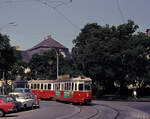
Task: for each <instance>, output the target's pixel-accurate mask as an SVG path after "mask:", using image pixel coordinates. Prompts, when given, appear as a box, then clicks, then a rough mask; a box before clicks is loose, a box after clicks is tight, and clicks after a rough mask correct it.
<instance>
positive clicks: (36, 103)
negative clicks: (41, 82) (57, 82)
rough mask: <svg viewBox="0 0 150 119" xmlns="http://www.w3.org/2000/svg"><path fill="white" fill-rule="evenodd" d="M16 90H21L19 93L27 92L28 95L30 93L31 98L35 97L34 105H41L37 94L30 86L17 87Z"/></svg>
mask: <svg viewBox="0 0 150 119" xmlns="http://www.w3.org/2000/svg"><path fill="white" fill-rule="evenodd" d="M14 92H19V93H25V94H26V95H28V96H29V97H30V98H31V99H34V105H33V106H34V107H38V108H39V107H40V103H39V99H38V98H37V96H36V95H35V94H33V93H32V92H31V90H30V89H28V88H15V89H14Z"/></svg>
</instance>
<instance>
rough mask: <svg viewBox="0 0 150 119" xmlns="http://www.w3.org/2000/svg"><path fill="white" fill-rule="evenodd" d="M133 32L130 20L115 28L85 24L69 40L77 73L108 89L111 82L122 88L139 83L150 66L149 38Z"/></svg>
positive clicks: (135, 26) (112, 84)
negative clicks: (70, 40) (71, 43)
mask: <svg viewBox="0 0 150 119" xmlns="http://www.w3.org/2000/svg"><path fill="white" fill-rule="evenodd" d="M137 29H138V26H137V25H136V24H135V23H134V22H133V21H131V20H129V21H128V22H127V23H125V24H121V25H119V26H109V25H105V26H101V25H98V24H97V23H91V24H87V25H85V27H84V28H83V29H82V30H81V32H80V33H79V35H78V36H77V37H76V39H74V40H73V44H74V47H73V49H72V54H73V58H74V59H75V61H76V65H77V68H78V70H79V71H80V72H82V73H83V74H84V75H86V76H90V77H91V78H92V79H93V81H94V82H98V83H99V84H103V85H105V88H108V89H110V88H113V86H114V82H117V83H118V85H119V86H120V88H121V89H123V88H125V87H126V86H127V84H135V82H136V81H137V80H139V81H140V80H142V81H143V79H145V78H144V77H145V76H146V75H148V71H149V70H148V68H149V65H150V62H149V59H148V58H147V56H148V55H149V48H150V38H149V37H148V36H147V35H146V34H145V33H137V32H136V31H137ZM108 84H110V85H108ZM111 86H112V87H111Z"/></svg>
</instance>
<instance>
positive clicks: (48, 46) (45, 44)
mask: <svg viewBox="0 0 150 119" xmlns="http://www.w3.org/2000/svg"><path fill="white" fill-rule="evenodd" d="M52 49H55V50H58V51H59V52H60V53H61V54H62V55H63V56H64V57H70V56H71V55H70V53H69V50H68V48H66V47H65V46H63V45H62V44H60V43H59V42H57V41H55V40H54V39H52V38H51V36H50V35H49V36H47V37H46V38H45V39H44V40H43V41H42V42H40V43H39V44H37V45H35V46H33V47H32V48H30V49H28V50H25V51H21V56H22V58H23V61H25V62H29V61H30V59H31V58H32V56H33V55H34V54H42V53H44V52H48V51H49V50H52Z"/></svg>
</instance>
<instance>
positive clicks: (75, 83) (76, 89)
mask: <svg viewBox="0 0 150 119" xmlns="http://www.w3.org/2000/svg"><path fill="white" fill-rule="evenodd" d="M74 89H75V91H77V83H75V88H74Z"/></svg>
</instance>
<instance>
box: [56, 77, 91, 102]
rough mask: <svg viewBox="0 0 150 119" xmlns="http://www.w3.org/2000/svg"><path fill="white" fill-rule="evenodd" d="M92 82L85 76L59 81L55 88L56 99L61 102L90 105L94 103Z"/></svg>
mask: <svg viewBox="0 0 150 119" xmlns="http://www.w3.org/2000/svg"><path fill="white" fill-rule="evenodd" d="M91 84H92V80H91V79H90V78H87V77H84V76H78V77H72V78H65V79H61V78H60V79H59V78H58V79H57V80H55V82H54V84H53V86H54V91H55V95H54V98H55V99H56V100H60V101H68V102H72V103H84V104H89V103H91V101H92V91H91Z"/></svg>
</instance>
